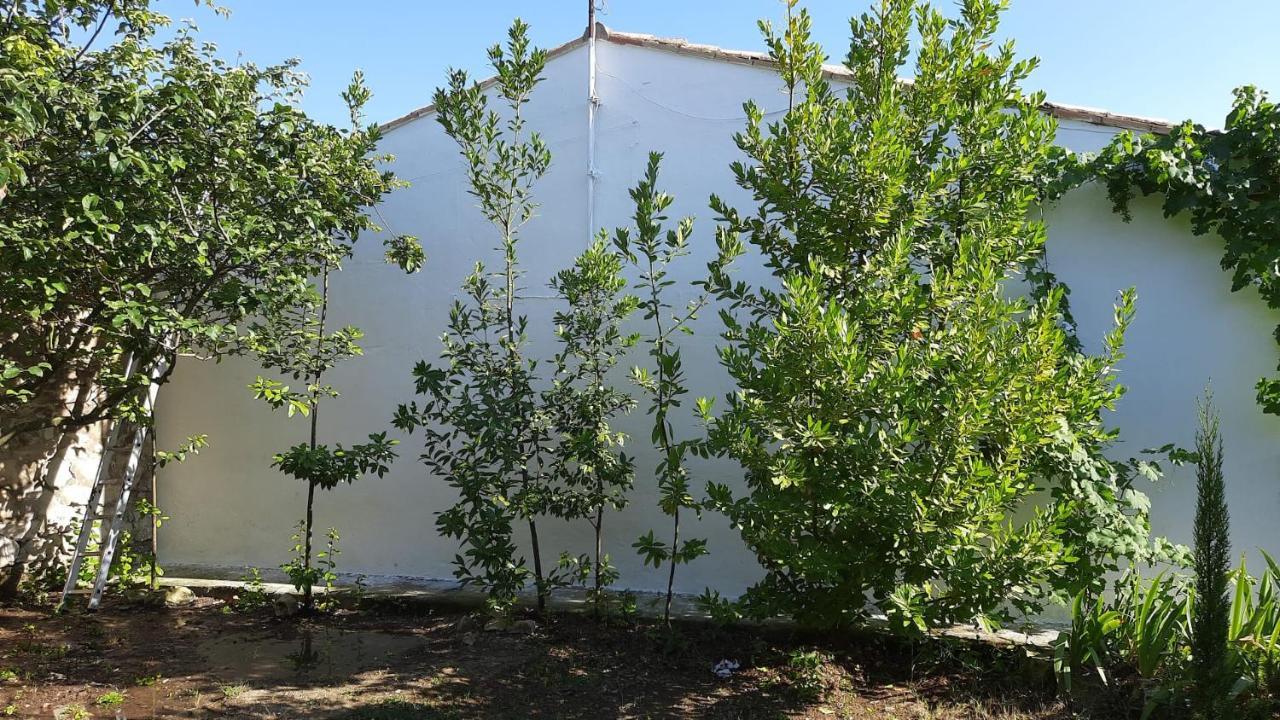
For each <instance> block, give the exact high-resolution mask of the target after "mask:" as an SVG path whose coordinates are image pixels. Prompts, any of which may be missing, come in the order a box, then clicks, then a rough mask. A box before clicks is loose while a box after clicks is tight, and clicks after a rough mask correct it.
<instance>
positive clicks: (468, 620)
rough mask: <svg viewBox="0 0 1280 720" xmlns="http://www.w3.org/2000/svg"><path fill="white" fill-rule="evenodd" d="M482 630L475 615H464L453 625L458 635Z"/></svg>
mask: <svg viewBox="0 0 1280 720" xmlns="http://www.w3.org/2000/svg"><path fill="white" fill-rule="evenodd" d="M479 628H480V620H479V619H478V618H477V617H476V616H475V615H463V616H462V617H461V618H458V622H456V623H454V624H453V630H454V632H456V633H459V634H462V633H469V632H471V631H473V630H477V629H479Z"/></svg>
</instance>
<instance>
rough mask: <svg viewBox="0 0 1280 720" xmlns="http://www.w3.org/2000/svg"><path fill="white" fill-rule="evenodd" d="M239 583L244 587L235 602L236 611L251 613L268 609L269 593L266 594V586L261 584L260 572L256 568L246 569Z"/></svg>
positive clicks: (269, 602)
mask: <svg viewBox="0 0 1280 720" xmlns="http://www.w3.org/2000/svg"><path fill="white" fill-rule="evenodd" d="M240 582H242V583H244V585H243V587H242V588H241V590H240V594H239V595H238V596H237V597H236V600H235V609H236V610H239V611H241V612H253V611H254V610H261V609H263V608H266V607H270V605H271V593H269V592H267V590H266V585H265V584H264V583H263V582H262V571H261V570H259V569H258V568H256V567H251V568H248V569H247V570H246V571H245V574H244V575H241V576H240Z"/></svg>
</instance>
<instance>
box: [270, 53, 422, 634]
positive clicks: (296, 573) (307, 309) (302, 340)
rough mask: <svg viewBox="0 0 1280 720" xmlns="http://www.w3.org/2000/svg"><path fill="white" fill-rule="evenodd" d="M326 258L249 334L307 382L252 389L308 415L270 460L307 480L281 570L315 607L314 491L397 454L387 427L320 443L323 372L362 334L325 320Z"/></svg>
mask: <svg viewBox="0 0 1280 720" xmlns="http://www.w3.org/2000/svg"><path fill="white" fill-rule="evenodd" d="M369 96H370V95H369V91H368V90H367V89H366V88H365V86H364V83H363V78H362V77H361V76H360V75H359V74H357V75H356V77H355V78H354V79H353V80H352V83H351V85H350V86H349V87H348V89H347V91H346V92H345V93H344V94H343V97H344V98H345V99H346V101H347V104H348V106H349V108H350V111H351V121H352V125H353V127H355V128H358V127H359V126H360V124H361V121H362V116H361V108H363V106H364V104H365V103H366V102H368V99H369ZM364 229H367V226H354V225H353V226H351V227H347V228H344V229H343V230H344V231H345V232H347V233H349V234H350V237H349V238H348V242H347V243H346V244H344V245H343V246H342V247H346V248H348V253H347V254H349V253H350V248H351V247H352V245H353V244H354V242H355V240H356V236H357V235H358V234H359V233H360V231H361V230H364ZM387 246H388V251H387V259H388V261H389V262H396V263H397V264H399V265H400V266H401V268H402V269H404V270H406V271H407V272H413V271H415V270H416V269H417V268H418V267H420V266H421V264H422V250H421V247H420V246H419V245H418V243H417V241H416V240H415V239H414V238H412V237H410V236H398V237H396V238H393V239H392V240H391V241H389V242H388V243H387ZM339 259H341V258H340V257H337V258H334V259H333V260H332V261H329V260H326V261H325V262H324V263H323V264H322V267H321V272H320V278H319V283H318V284H319V288H318V290H314V291H313V292H315V293H316V295H317V298H316V300H315V302H313V303H309V304H306V305H304V306H302V307H300V308H297V309H292V310H289V311H286V312H288V313H291V317H290V318H289V322H285V323H281V322H272V323H258V324H255V325H254V326H253V328H252V329H251V330H250V331H249V332H248V333H246V338H247V342H248V344H249V345H250V346H251V347H252V348H253V350H254V352H255V353H256V354H257V355H258V357H259V358H260V359H261V361H262V363H263V365H264V366H265V367H267V368H272V369H275V370H278V371H279V372H281V373H282V374H285V375H288V376H289V377H291V378H293V379H294V380H302V381H303V382H305V387H304V388H303V389H301V390H297V389H293V388H291V387H290V386H288V385H286V384H285V383H284V382H283V381H281V380H273V379H268V378H264V377H262V376H258V377H257V378H256V379H255V381H254V383H253V384H252V385H251V386H250V388H251V389H252V390H253V391H254V395H255V397H257V398H259V399H261V400H263V401H264V402H266V403H267V404H268V405H270V406H271V407H273V408H285V409H286V411H287V413H288V415H289V416H290V417H293V416H294V415H295V414H298V413H301V414H302V415H304V416H306V417H308V419H309V421H310V429H309V430H310V431H309V437H308V441H307V442H306V443H300V444H298V445H294V446H293V447H290V448H289V449H288V450H286V451H284V452H282V453H279V454H277V455H275V456H274V459H273V462H272V466H273V467H276V468H278V469H279V470H280V471H281V472H283V473H284V474H285V475H288V476H289V477H292V478H295V479H297V480H301V481H302V482H304V483H306V486H307V500H306V513H305V516H304V518H303V520H302V521H301V523H300V525H301V527H300V529H299V533H298V535H299V538H298V542H297V547H295V553H296V557H295V558H294V559H293V560H291V561H290V562H289V563H287V564H286V565H285V566H284V567H283V569H284V570H285V572H286V573H287V574H288V575H289V577H290V579H291V580H293V582H294V585H295V587H296V588H297V589H298V590H299V591H301V592H302V606H303V608H304V609H305V610H306V611H308V612H309V611H311V610H313V609H314V608H315V603H314V600H313V592H312V588H313V586H314V585H315V584H316V583H317V582H319V581H321V580H324V581H325V582H326V583H331V582H332V579H331V578H329V576H330V575H332V564H333V561H334V558H333V557H332V548H330V552H329V553H328V554H324V559H325V561H326V563H328V565H329V567H328V569H327V570H326V569H318V568H316V567H313V564H312V551H311V541H312V534H313V524H314V518H315V495H316V490H317V489H320V490H332V489H333V488H335V487H337V486H338V485H339V484H340V483H344V482H345V483H352V482H355V480H357V479H358V478H360V477H362V476H364V475H368V474H374V475H377V476H378V477H382V476H383V475H385V474H386V473H387V472H388V471H389V470H390V462H391V461H392V460H394V459H395V450H394V446H395V445H396V444H397V442H398V441H397V440H388V439H387V435H386V433H373V434H370V435H369V442H367V443H360V444H356V445H352V446H351V447H344V446H342V445H340V444H337V445H334V446H332V447H330V446H329V445H325V444H322V443H320V442H319V422H320V401H321V399H323V398H326V397H329V398H332V397H337V396H338V391H337V390H336V389H335V388H334V387H333V386H331V385H328V384H326V383H325V382H324V373H325V372H326V371H327V370H329V369H332V368H333V367H334V366H336V365H337V364H338V363H339V362H341V361H343V360H345V359H348V358H352V357H357V356H359V355H361V354H362V351H361V349H360V346H359V344H358V341H359V340H360V338H361V337H362V336H363V334H362V333H361V332H360V330H359V329H358V328H355V327H353V326H346V327H343V328H339V329H338V330H335V331H332V332H329V331H327V330H326V327H325V326H326V322H327V320H328V313H329V301H330V296H329V277H330V274H331V272H333V271H334V270H337V269H339V267H337V266H336V262H337V261H338V260H339ZM330 532H331V535H332V537H331V542H334V541H336V531H333V530H331V531H330Z"/></svg>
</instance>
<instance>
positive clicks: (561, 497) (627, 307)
mask: <svg viewBox="0 0 1280 720" xmlns="http://www.w3.org/2000/svg"><path fill="white" fill-rule="evenodd" d="M622 265H623V261H622V257H621V256H620V255H619V254H618V253H616V252H614V251H613V250H611V249H610V248H609V246H608V244H606V242H605V238H604V237H600V238H597V239H596V240H595V241H594V242H593V243H592V244H591V246H590V247H588V248H587V250H586V251H585V252H583V253H582V254H581V255H579V256H578V258H577V260H576V261H575V262H574V264H573V267H571V268H567V269H565V270H562V271H561V272H559V273H558V274H557V275H556V277H555V279H554V280H553V281H552V283H551V286H552V288H553V289H554V290H555V291H556V293H557V294H558V295H559V296H560V298H561V299H562V300H564V302H565V305H566V307H565V309H564V310H562V311H560V312H557V313H556V316H555V323H556V336H557V338H558V339H559V341H560V352H558V353H557V354H556V358H555V381H554V383H553V386H552V388H551V389H550V390H549V391H548V392H547V393H546V394H545V395H544V398H543V403H544V407H545V408H546V412H547V413H548V416H549V422H550V426H551V429H552V432H553V433H554V435H555V438H554V440H555V443H556V444H555V445H554V448H555V452H554V454H553V457H554V460H553V463H552V467H551V470H550V472H551V474H552V476H553V477H554V478H555V481H554V482H555V486H556V489H557V492H556V493H555V500H554V501H553V506H554V509H553V512H554V513H555V514H556V515H557V516H559V517H561V518H564V519H569V520H572V519H579V518H581V519H586V521H587V522H588V524H590V525H591V528H592V530H593V531H594V534H595V547H594V552H593V554H592V556H591V557H590V558H583V559H582V560H580V561H579V562H580V563H582V564H583V565H584V566H586V565H589V566H590V572H591V586H590V587H589V588H588V591H587V596H588V600H589V601H590V602H591V603H592V606H593V608H594V611H595V614H596V615H597V617H598V616H599V615H600V614H601V612H602V610H603V608H604V604H605V596H604V588H605V587H607V586H608V585H610V584H612V583H614V582H616V581H617V579H618V571H617V569H616V568H615V567H614V566H613V563H612V562H610V559H609V554H608V553H607V552H605V549H604V519H605V511H606V510H612V511H614V512H617V511H619V510H622V509H623V508H624V507H626V505H627V492H628V491H629V490H630V489H631V486H632V484H633V482H634V480H635V472H634V463H633V462H632V459H631V458H630V457H628V456H627V455H626V454H625V453H623V452H622V446H623V444H624V443H625V441H626V435H625V434H623V433H621V432H618V431H617V430H615V429H613V427H612V426H611V422H612V421H613V419H614V418H615V417H617V416H618V415H620V414H623V413H627V412H630V411H631V409H632V408H633V407H635V400H633V399H632V398H631V396H630V395H628V394H627V393H626V392H624V391H622V390H620V389H618V388H617V387H615V386H614V385H612V384H611V383H610V380H609V374H610V371H612V370H613V369H614V368H615V367H616V366H617V365H618V362H619V360H620V359H621V358H622V357H623V355H624V354H625V353H626V351H627V350H628V349H629V348H631V347H632V346H633V345H635V343H636V341H637V339H638V336H637V335H635V334H629V333H624V332H623V331H622V325H623V323H624V322H625V321H626V320H627V318H628V317H630V315H631V314H632V313H633V312H634V311H635V309H636V307H637V305H638V303H639V301H638V300H637V298H636V297H635V296H634V295H630V294H628V293H626V292H625V291H626V289H627V281H626V279H625V278H623V277H622ZM583 560H585V562H583Z"/></svg>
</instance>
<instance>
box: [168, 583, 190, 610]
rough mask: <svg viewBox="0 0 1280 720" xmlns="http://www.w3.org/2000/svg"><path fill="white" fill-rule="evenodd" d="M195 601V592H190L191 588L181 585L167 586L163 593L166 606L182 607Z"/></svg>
mask: <svg viewBox="0 0 1280 720" xmlns="http://www.w3.org/2000/svg"><path fill="white" fill-rule="evenodd" d="M195 601H196V594H195V593H193V592H191V588H189V587H183V586H181V585H179V586H177V587H171V588H169V589H168V590H167V591H165V594H164V604H165V605H166V606H168V607H183V606H185V605H192V604H194V603H195Z"/></svg>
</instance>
